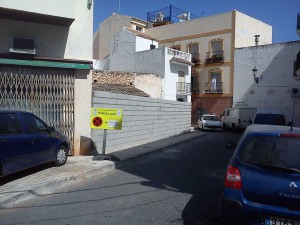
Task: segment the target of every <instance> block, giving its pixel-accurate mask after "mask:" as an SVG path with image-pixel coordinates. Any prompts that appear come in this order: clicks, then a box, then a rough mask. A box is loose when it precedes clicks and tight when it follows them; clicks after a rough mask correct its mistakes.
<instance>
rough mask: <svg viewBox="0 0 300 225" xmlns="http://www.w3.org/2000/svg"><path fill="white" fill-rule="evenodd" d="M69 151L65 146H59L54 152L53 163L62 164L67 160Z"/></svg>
mask: <svg viewBox="0 0 300 225" xmlns="http://www.w3.org/2000/svg"><path fill="white" fill-rule="evenodd" d="M68 154H69V151H68V149H67V148H66V147H65V146H60V147H59V149H58V150H57V152H56V156H55V161H54V165H55V166H62V165H64V164H65V163H66V162H67V158H68Z"/></svg>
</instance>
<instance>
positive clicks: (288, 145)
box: [238, 136, 300, 170]
mask: <svg viewBox="0 0 300 225" xmlns="http://www.w3.org/2000/svg"><path fill="white" fill-rule="evenodd" d="M299 153H300V138H296V137H280V136H276V137H275V136H252V137H249V138H247V139H246V140H245V144H244V145H243V146H242V148H241V150H240V152H239V155H238V157H239V159H240V160H241V161H243V162H246V163H250V164H255V165H260V166H273V167H277V168H290V169H298V170H299V169H300V154H299Z"/></svg>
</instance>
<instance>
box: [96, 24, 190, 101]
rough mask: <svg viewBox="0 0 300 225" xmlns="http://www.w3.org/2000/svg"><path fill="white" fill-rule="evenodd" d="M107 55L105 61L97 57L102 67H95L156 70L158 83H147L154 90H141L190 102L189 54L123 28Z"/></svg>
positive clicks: (130, 70)
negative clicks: (162, 45) (160, 46)
mask: <svg viewBox="0 0 300 225" xmlns="http://www.w3.org/2000/svg"><path fill="white" fill-rule="evenodd" d="M108 59H109V60H107V59H104V60H102V62H103V61H105V63H101V60H100V63H98V65H102V67H98V68H96V69H101V70H111V71H126V72H140V73H154V74H158V75H159V76H160V78H161V82H160V84H157V85H155V86H154V87H152V88H151V87H148V88H151V89H152V90H156V92H155V93H154V92H153V91H150V92H149V90H146V89H143V91H145V92H146V93H147V94H149V95H150V96H151V97H152V98H161V99H165V100H173V101H183V102H191V89H190V87H191V86H190V85H191V84H190V83H191V65H192V63H191V55H190V54H188V53H184V52H181V51H176V50H174V49H170V48H166V47H162V48H158V41H157V40H156V39H155V38H151V37H150V36H148V35H144V34H142V33H140V32H136V31H134V30H131V29H128V28H124V29H123V30H122V31H121V32H119V33H118V34H117V35H115V36H114V37H113V41H112V47H111V53H110V56H109V58H108ZM94 65H95V64H94ZM94 67H95V66H94ZM153 85H154V84H153ZM157 87H161V89H157Z"/></svg>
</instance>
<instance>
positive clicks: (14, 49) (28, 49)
mask: <svg viewBox="0 0 300 225" xmlns="http://www.w3.org/2000/svg"><path fill="white" fill-rule="evenodd" d="M9 52H11V53H19V54H29V55H35V44H34V40H33V39H28V38H12V41H11V48H9Z"/></svg>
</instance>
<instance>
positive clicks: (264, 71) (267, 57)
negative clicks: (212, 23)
mask: <svg viewBox="0 0 300 225" xmlns="http://www.w3.org/2000/svg"><path fill="white" fill-rule="evenodd" d="M299 51H300V41H297V42H288V43H281V44H272V45H265V46H258V47H249V48H241V49H236V51H235V68H234V71H235V76H234V77H235V78H234V95H233V103H234V105H243V106H248V107H256V108H275V109H279V110H281V111H282V112H284V114H285V116H286V118H287V122H288V121H291V120H292V112H293V102H294V99H293V98H292V97H291V90H292V88H295V87H298V88H300V81H297V80H295V79H294V78H293V73H294V71H293V69H294V60H296V56H297V54H298V52H299ZM254 66H255V67H256V68H257V70H258V71H257V72H258V77H259V79H258V83H256V82H254V79H253V73H252V69H253V67H254ZM295 102H296V107H295V116H294V123H295V125H296V126H300V99H296V101H295Z"/></svg>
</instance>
